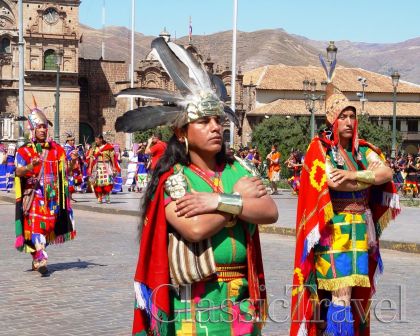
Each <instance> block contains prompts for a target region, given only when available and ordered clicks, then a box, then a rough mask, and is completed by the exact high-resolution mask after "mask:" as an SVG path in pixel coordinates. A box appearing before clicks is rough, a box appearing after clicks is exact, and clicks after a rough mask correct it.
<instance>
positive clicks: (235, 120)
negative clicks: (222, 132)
mask: <svg viewBox="0 0 420 336" xmlns="http://www.w3.org/2000/svg"><path fill="white" fill-rule="evenodd" d="M223 110H224V111H225V113H226V116H227V117H228V119H229V120H230V121H231V122H233V123H234V125H235V126H236V127H238V128H240V127H241V125H240V124H239V119H238V117H237V116H236V113H235V112H234V111H233V110H232V109H231V108H230V107H229V106H227V105H225V106H224V107H223Z"/></svg>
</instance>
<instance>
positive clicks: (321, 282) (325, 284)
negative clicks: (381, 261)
mask: <svg viewBox="0 0 420 336" xmlns="http://www.w3.org/2000/svg"><path fill="white" fill-rule="evenodd" d="M356 286H359V287H370V281H369V277H368V276H367V275H361V274H353V275H349V276H346V277H342V278H336V279H318V288H319V289H324V290H327V291H335V290H338V289H340V288H344V287H356Z"/></svg>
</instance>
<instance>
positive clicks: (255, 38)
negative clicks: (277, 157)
mask: <svg viewBox="0 0 420 336" xmlns="http://www.w3.org/2000/svg"><path fill="white" fill-rule="evenodd" d="M80 31H81V33H83V38H82V39H83V43H81V45H80V56H81V57H84V58H94V59H98V58H99V57H100V56H101V42H102V39H103V40H104V41H105V59H109V60H125V61H128V62H129V60H130V38H131V33H130V30H129V29H127V28H125V27H115V26H109V27H106V28H105V31H104V32H102V30H96V29H93V28H91V27H88V26H85V25H82V24H81V25H80ZM153 38H154V36H145V35H143V34H141V33H138V32H136V33H135V59H136V60H139V59H144V58H145V57H146V55H147V54H148V53H149V52H150V43H151V41H152V40H153ZM172 38H173V37H172ZM176 42H177V43H179V44H185V45H186V44H188V37H182V38H179V39H177V40H176ZM192 43H193V45H194V46H195V47H196V48H197V49H198V51H199V52H200V53H201V54H202V55H203V56H204V57H205V58H207V57H208V56H210V57H211V60H212V61H213V62H215V64H216V65H219V66H222V67H225V66H230V64H231V52H232V31H224V32H219V33H215V34H211V35H193V37H192ZM335 44H336V46H337V47H338V56H337V58H338V60H339V64H340V65H342V66H347V67H360V68H363V69H366V70H370V71H374V72H378V73H381V74H385V75H389V74H390V70H391V69H397V70H398V71H399V72H400V74H401V79H402V80H406V81H411V82H414V83H419V84H420V63H419V62H418V59H419V58H420V37H419V38H415V39H411V40H407V41H404V42H400V43H388V44H380V43H363V42H351V41H337V42H336V43H335ZM327 45H328V43H327V42H326V41H315V40H310V39H308V38H306V37H303V36H299V35H293V34H289V33H287V32H286V31H285V30H283V29H266V30H259V31H254V32H241V31H238V33H237V64H238V66H239V67H240V68H241V70H242V71H248V70H251V69H254V68H257V67H260V66H263V65H270V64H280V63H282V64H285V65H319V60H318V54H319V53H321V52H322V53H325V48H326V46H327Z"/></svg>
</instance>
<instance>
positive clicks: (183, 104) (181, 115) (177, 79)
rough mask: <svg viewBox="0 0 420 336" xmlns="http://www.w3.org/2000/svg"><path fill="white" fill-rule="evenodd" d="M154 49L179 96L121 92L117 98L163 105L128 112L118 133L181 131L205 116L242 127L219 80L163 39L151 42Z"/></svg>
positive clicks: (119, 121) (119, 120)
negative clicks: (164, 128) (160, 129)
mask: <svg viewBox="0 0 420 336" xmlns="http://www.w3.org/2000/svg"><path fill="white" fill-rule="evenodd" d="M152 49H153V53H154V55H155V56H156V58H157V59H158V60H159V62H160V64H161V65H162V67H163V68H164V69H165V71H166V72H167V73H168V74H169V76H170V77H171V79H172V80H173V81H174V83H175V86H176V88H177V89H178V91H179V92H175V91H169V90H163V89H148V88H144V89H142V88H129V89H125V90H122V91H121V92H120V93H119V94H118V95H117V97H140V98H147V99H157V100H161V101H162V102H163V105H158V106H143V107H138V108H136V109H134V110H130V111H127V112H126V113H124V115H122V116H121V117H119V118H117V121H116V123H115V129H116V131H117V132H126V133H132V132H135V131H142V130H146V129H149V128H153V127H156V126H160V125H172V126H174V127H178V128H179V127H182V126H184V125H186V124H188V123H189V122H192V121H194V120H197V119H199V118H201V117H205V116H227V117H228V118H229V120H230V121H232V122H233V123H234V124H235V125H236V127H238V128H239V127H240V125H239V120H238V118H237V117H236V115H235V112H234V111H232V109H230V107H229V106H227V105H226V104H225V103H224V101H225V100H226V99H227V92H226V88H225V86H224V84H223V82H222V80H221V79H220V78H219V77H217V76H215V75H212V74H208V73H207V72H206V70H205V69H204V67H203V65H202V64H201V63H199V62H198V61H197V60H196V59H195V58H194V56H193V55H192V54H191V53H190V52H189V51H187V50H185V49H184V48H183V47H181V46H179V45H177V44H175V43H173V42H166V41H165V39H164V38H162V37H159V38H156V39H154V40H153V41H152Z"/></svg>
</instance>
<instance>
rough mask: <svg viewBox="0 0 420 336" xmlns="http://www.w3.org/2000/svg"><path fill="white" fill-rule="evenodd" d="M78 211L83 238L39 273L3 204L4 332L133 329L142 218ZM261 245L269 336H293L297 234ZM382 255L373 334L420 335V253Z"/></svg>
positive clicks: (56, 251) (0, 291) (0, 275)
mask: <svg viewBox="0 0 420 336" xmlns="http://www.w3.org/2000/svg"><path fill="white" fill-rule="evenodd" d="M126 197H127V198H133V197H132V195H131V194H126ZM134 198H135V197H134ZM114 201H115V202H117V199H114ZM119 202H134V201H133V200H132V201H129V200H122V199H119ZM86 203H87V202H86ZM121 204H125V203H121ZM104 206H105V205H104ZM75 213H76V219H77V230H78V237H77V239H76V240H74V241H72V242H69V243H66V244H64V245H61V246H51V247H49V249H48V251H49V257H50V260H49V262H50V266H49V268H50V271H51V272H50V273H51V274H50V276H48V277H41V276H40V275H39V274H38V273H34V272H32V271H30V256H28V255H25V254H23V253H18V252H17V251H15V250H14V248H13V241H14V239H13V237H14V231H13V225H12V222H13V216H14V206H13V205H12V204H10V203H5V202H0V217H1V218H2V220H1V222H0V256H1V257H0V270H1V272H0V335H8V336H10V335H12V336H15V335H16V336H17V335H19V336H25V335H34V334H42V335H124V336H126V335H129V334H130V330H131V320H132V306H133V290H132V277H133V272H134V268H135V264H136V260H137V253H138V250H137V243H136V241H137V239H136V235H137V233H136V230H137V225H138V221H137V219H136V217H134V216H125V215H120V214H119V215H110V214H100V213H94V212H87V211H82V210H76V212H75ZM262 243H263V255H264V265H265V269H266V277H267V279H268V281H267V282H268V283H267V285H268V291H269V294H270V301H271V306H270V313H271V314H270V315H271V318H272V319H273V320H275V321H278V322H273V321H272V322H269V323H267V325H266V327H265V329H264V335H270V336H271V335H287V333H288V327H289V323H288V321H286V322H280V321H282V320H285V319H286V318H287V315H288V313H289V307H288V302H289V301H288V300H289V295H287V294H285V286H286V285H287V284H288V283H289V282H290V279H291V273H292V258H291V257H292V255H293V249H294V239H293V238H290V237H284V236H279V235H273V234H263V235H262ZM383 259H384V263H385V275H384V276H383V277H382V278H381V279H380V284H379V288H378V292H377V295H376V297H375V299H376V300H377V301H375V302H374V305H373V307H374V308H376V315H377V316H378V318H380V319H382V321H383V322H379V321H378V319H375V318H374V319H373V330H374V331H373V333H372V335H378V336H379V335H385V336H388V335H418V334H419V332H418V329H419V327H420V324H419V322H418V316H419V313H420V308H419V307H418V305H416V300H417V299H418V298H419V297H420V289H419V286H418V281H417V279H418V278H419V276H420V270H419V268H418V265H419V264H420V255H417V254H408V253H402V252H396V251H390V250H384V251H383ZM381 300H382V303H380V301H381ZM384 300H389V301H384ZM282 302H283V304H282ZM381 304H382V308H383V309H382V310H381V309H380V308H381ZM390 304H391V306H390ZM386 308H388V310H386ZM390 308H391V309H394V310H390ZM391 320H393V321H392V322H389V323H385V322H386V321H391ZM396 320H404V322H403V323H402V322H398V321H396Z"/></svg>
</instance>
